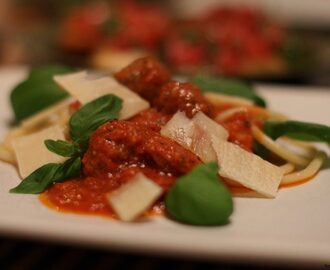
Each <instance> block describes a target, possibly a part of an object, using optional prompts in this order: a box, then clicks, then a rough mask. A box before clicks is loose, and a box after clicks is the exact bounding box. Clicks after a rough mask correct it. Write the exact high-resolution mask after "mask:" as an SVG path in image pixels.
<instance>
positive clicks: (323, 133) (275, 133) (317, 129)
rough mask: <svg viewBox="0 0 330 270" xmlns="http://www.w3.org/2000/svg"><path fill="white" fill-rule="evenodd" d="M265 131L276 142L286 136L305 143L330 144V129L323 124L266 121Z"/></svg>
mask: <svg viewBox="0 0 330 270" xmlns="http://www.w3.org/2000/svg"><path fill="white" fill-rule="evenodd" d="M263 130H264V132H265V133H266V134H267V135H268V136H269V137H271V138H272V139H274V140H275V139H277V138H279V137H281V136H284V135H285V136H288V137H291V138H295V139H298V140H303V141H314V142H325V143H330V127H329V126H325V125H321V124H315V123H307V122H300V121H284V122H274V121H266V122H265V123H264V126H263Z"/></svg>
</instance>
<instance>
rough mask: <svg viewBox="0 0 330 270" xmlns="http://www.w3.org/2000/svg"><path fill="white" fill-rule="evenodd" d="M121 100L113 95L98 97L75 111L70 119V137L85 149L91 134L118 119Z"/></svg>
mask: <svg viewBox="0 0 330 270" xmlns="http://www.w3.org/2000/svg"><path fill="white" fill-rule="evenodd" d="M121 108H122V100H121V99H120V98H118V97H116V96H114V95H105V96H102V97H99V98H97V99H95V100H93V101H91V102H89V103H87V104H86V105H84V106H83V107H82V108H81V109H79V110H78V111H76V112H75V113H74V114H73V115H72V116H71V119H70V122H69V126H70V136H71V138H72V140H73V141H75V142H76V143H78V144H79V145H81V146H82V147H86V145H87V144H88V141H89V137H90V136H91V134H92V133H93V132H94V131H95V130H96V129H97V128H98V127H99V126H100V125H102V124H104V123H106V122H108V121H110V120H112V119H116V118H118V115H119V112H120V110H121Z"/></svg>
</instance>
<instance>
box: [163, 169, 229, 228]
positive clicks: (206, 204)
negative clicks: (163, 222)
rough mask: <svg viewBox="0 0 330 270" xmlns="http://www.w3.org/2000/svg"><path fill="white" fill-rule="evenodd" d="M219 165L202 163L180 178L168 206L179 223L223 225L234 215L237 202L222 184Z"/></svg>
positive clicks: (170, 195)
mask: <svg viewBox="0 0 330 270" xmlns="http://www.w3.org/2000/svg"><path fill="white" fill-rule="evenodd" d="M217 175H218V166H217V164H216V163H208V164H202V165H200V166H198V167H196V168H194V169H193V170H192V171H191V172H190V173H188V174H187V175H185V176H183V177H180V178H179V179H177V181H176V182H175V184H174V185H173V186H172V188H171V189H170V190H169V192H168V193H167V196H166V198H165V206H166V211H167V212H168V214H169V215H170V216H171V217H173V218H174V219H175V220H177V221H181V222H184V223H188V224H193V225H223V224H226V223H228V218H229V216H230V215H231V214H232V212H233V200H232V197H231V194H230V192H229V191H228V189H227V188H226V187H225V186H224V185H223V184H222V183H221V182H220V181H219V178H218V176H217Z"/></svg>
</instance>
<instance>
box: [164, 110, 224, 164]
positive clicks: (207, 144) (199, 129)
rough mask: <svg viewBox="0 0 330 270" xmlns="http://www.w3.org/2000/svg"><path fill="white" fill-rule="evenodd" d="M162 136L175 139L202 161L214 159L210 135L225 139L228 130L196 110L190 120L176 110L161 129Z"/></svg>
mask: <svg viewBox="0 0 330 270" xmlns="http://www.w3.org/2000/svg"><path fill="white" fill-rule="evenodd" d="M161 134H162V135H163V136H166V137H169V138H171V139H172V140H175V141H176V142H178V143H179V144H180V145H182V146H183V147H185V148H186V149H188V150H190V151H192V152H193V153H195V154H196V155H197V156H198V157H199V158H200V159H201V160H202V161H203V162H211V161H216V154H215V152H214V149H213V146H212V140H211V137H212V136H213V137H215V138H219V139H222V140H227V138H228V132H227V130H226V129H224V128H223V127H222V126H221V125H219V124H218V123H217V122H215V121H213V120H212V119H211V118H209V117H207V116H206V115H205V114H204V113H202V112H198V113H197V114H196V115H195V116H194V117H193V118H192V119H191V120H190V119H189V118H187V117H186V115H185V113H183V112H177V113H176V114H175V115H174V116H173V117H172V118H171V120H170V121H169V122H168V123H167V124H166V125H165V126H164V127H163V128H162V129H161Z"/></svg>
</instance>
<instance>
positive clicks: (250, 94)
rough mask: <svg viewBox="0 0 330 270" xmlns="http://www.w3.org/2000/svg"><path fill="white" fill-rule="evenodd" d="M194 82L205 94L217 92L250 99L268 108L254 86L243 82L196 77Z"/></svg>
mask: <svg viewBox="0 0 330 270" xmlns="http://www.w3.org/2000/svg"><path fill="white" fill-rule="evenodd" d="M192 82H193V83H194V84H196V85H197V86H198V87H199V88H201V89H202V90H203V91H205V92H215V93H220V94H223V95H228V96H238V97H242V98H246V99H249V100H251V101H253V102H254V104H256V105H258V106H261V107H266V101H265V100H264V99H263V98H261V97H260V96H258V95H257V94H256V93H255V92H254V89H253V87H252V85H250V84H248V83H245V82H243V81H240V80H235V79H229V78H220V77H218V78H207V77H195V78H193V79H192Z"/></svg>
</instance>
